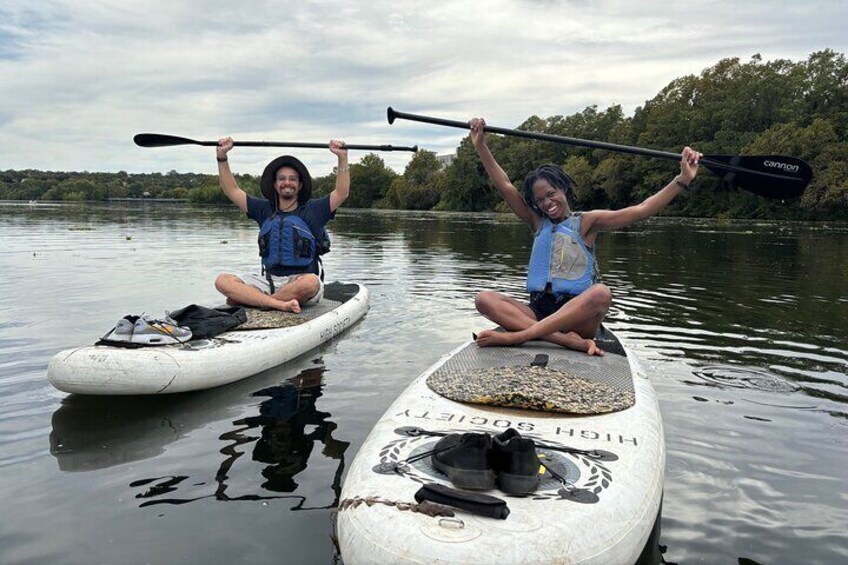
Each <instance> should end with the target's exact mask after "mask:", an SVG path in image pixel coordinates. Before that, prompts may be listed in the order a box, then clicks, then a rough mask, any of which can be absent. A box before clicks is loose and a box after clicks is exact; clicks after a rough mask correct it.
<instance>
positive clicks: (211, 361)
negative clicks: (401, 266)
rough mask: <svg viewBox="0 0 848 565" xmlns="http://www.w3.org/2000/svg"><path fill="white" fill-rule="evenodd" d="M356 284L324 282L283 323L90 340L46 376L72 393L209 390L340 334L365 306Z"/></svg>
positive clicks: (65, 354)
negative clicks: (136, 340) (170, 337)
mask: <svg viewBox="0 0 848 565" xmlns="http://www.w3.org/2000/svg"><path fill="white" fill-rule="evenodd" d="M369 296H370V295H369V292H368V290H367V289H366V288H365V287H364V286H362V285H359V284H341V283H331V284H328V285H326V287H325V291H324V298H323V300H321V302H320V303H318V304H317V305H314V306H309V307H306V308H304V309H303V311H302V312H301V313H300V314H297V315H295V314H289V315H288V316H289V317H291V318H294V319H293V320H291V321H290V322H289V323H293V324H294V325H287V326H286V327H275V328H271V329H251V330H241V329H239V328H236V329H235V330H233V331H228V332H224V333H222V334H220V335H218V336H216V337H214V338H211V339H200V340H191V341H187V342H186V343H182V344H175V345H160V346H154V347H141V348H138V349H127V348H122V347H112V346H108V345H91V346H87V347H80V348H77V349H68V350H65V351H62V352H60V353H57V354H56V355H55V356H54V357H53V358H52V359H51V360H50V365H49V367H48V369H47V376H48V378H49V379H50V382H51V383H52V384H53V386H55V387H56V388H58V389H59V390H61V391H64V392H70V393H76V394H103V395H109V394H169V393H177V392H186V391H191V390H200V389H206V388H212V387H216V386H220V385H223V384H227V383H231V382H234V381H237V380H240V379H243V378H246V377H249V376H251V375H255V374H257V373H260V372H262V371H264V370H266V369H270V368H271V367H275V366H277V365H280V364H282V363H285V362H286V361H289V360H290V359H293V358H295V357H297V356H298V355H301V354H303V353H306V352H307V351H309V350H310V349H314V348H315V347H318V346H319V345H321V344H322V343H324V342H325V341H327V340H329V339H331V338H333V337H334V336H336V335H338V334H340V333H341V332H343V331H344V330H346V329H347V328H349V327H350V326H352V325H353V324H354V323H355V322H356V321H357V320H359V319H360V318H362V316H364V315H365V313H366V312H367V311H368V307H369V303H370V298H369Z"/></svg>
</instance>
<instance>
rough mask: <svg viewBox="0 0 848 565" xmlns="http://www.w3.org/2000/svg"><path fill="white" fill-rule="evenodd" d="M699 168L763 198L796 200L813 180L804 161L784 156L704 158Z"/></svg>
mask: <svg viewBox="0 0 848 565" xmlns="http://www.w3.org/2000/svg"><path fill="white" fill-rule="evenodd" d="M701 165H703V166H704V167H706V168H707V169H709V170H710V171H712V172H713V173H715V174H716V175H718V176H719V177H721V180H722V183H723V184H724V185H725V186H728V187H733V186H736V187H739V188H741V189H743V190H747V191H748V192H752V193H754V194H756V195H758V196H763V197H765V198H775V199H778V200H783V199H786V198H797V197H798V196H801V194H803V193H804V189H806V188H807V185H808V184H810V180H812V178H813V169H812V168H811V167H810V165H809V164H808V163H807V162H806V161H802V160H801V159H796V158H794V157H786V156H784V155H704V157H703V158H702V159H701Z"/></svg>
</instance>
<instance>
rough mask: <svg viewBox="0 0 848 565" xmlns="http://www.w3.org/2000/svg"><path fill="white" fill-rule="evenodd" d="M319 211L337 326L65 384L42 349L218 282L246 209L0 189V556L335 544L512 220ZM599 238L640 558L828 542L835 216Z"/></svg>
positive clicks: (837, 266) (248, 553)
mask: <svg viewBox="0 0 848 565" xmlns="http://www.w3.org/2000/svg"><path fill="white" fill-rule="evenodd" d="M330 231H331V237H332V238H333V250H332V252H331V253H329V254H328V255H327V256H326V257H325V264H326V266H327V271H328V272H329V273H330V279H331V280H352V281H359V282H363V283H364V284H366V285H367V286H368V287H369V288H370V290H371V291H372V306H371V310H370V312H369V314H368V315H367V316H366V317H365V318H364V320H363V321H362V322H361V323H360V324H358V325H357V326H356V327H354V328H353V329H352V330H351V331H350V332H348V333H347V334H345V335H343V336H340V337H339V338H337V339H335V340H333V342H331V343H330V344H328V345H326V346H324V347H322V348H320V349H319V350H317V351H315V352H312V353H311V354H308V355H306V356H304V357H302V358H299V359H297V360H294V361H293V362H291V363H289V364H286V365H284V366H282V367H278V368H276V369H274V370H271V371H267V372H265V373H263V374H261V375H257V376H256V377H253V378H251V379H247V380H244V381H241V382H238V383H233V384H232V385H228V386H226V387H221V388H218V389H212V390H208V391H203V392H199V393H196V394H186V395H179V396H167V397H156V398H85V397H73V396H70V397H69V396H66V395H64V394H62V393H60V392H58V391H56V390H54V389H52V388H51V387H50V386H49V384H48V383H47V381H46V378H45V372H46V366H47V362H48V360H49V358H50V356H51V355H52V354H53V353H55V352H56V351H58V350H60V349H63V348H66V347H71V346H76V345H80V344H84V343H90V342H91V341H93V340H94V339H96V338H97V337H99V336H100V335H103V333H105V331H106V330H108V329H109V328H110V327H112V326H113V325H114V323H115V320H117V319H118V318H120V317H121V316H122V315H124V314H126V313H130V312H141V311H147V312H152V313H161V312H164V311H165V310H173V309H174V308H177V307H180V306H184V305H187V304H190V303H201V304H212V303H216V302H219V301H220V298H219V297H218V295H217V293H216V291H215V290H214V288H213V286H212V281H213V280H214V277H215V275H216V274H217V273H218V272H221V271H224V270H230V271H242V270H245V269H250V268H253V267H255V266H256V265H257V264H258V263H257V256H256V249H255V245H256V243H255V226H253V225H252V224H251V222H250V221H249V220H247V219H245V218H243V217H242V216H241V215H240V214H238V213H237V212H235V211H233V210H229V209H228V208H222V209H218V208H209V207H191V206H181V205H161V204H152V203H141V204H132V203H129V204H121V205H117V206H116V205H109V206H105V205H95V206H84V207H80V206H76V205H71V206H67V205H58V206H51V207H49V208H48V207H47V206H41V205H37V206H31V207H30V206H26V205H24V206H8V205H3V204H0V241H2V242H3V245H2V246H0V272H3V273H4V274H6V273H14V276H8V275H7V276H3V277H0V489H2V491H3V493H4V496H3V501H4V508H7V507H8V508H13V509H14V511H15V520H2V521H0V562H65V563H90V562H128V561H129V562H138V563H143V562H201V561H202V562H209V563H229V562H234V561H246V560H250V561H253V562H272V561H273V562H277V561H279V560H280V555H285V557H286V561H288V562H303V563H326V562H329V561H331V560H332V559H333V550H332V543H331V542H330V535H331V531H332V530H331V522H330V514H331V510H330V509H331V508H332V507H333V506H334V505H335V504H336V503H337V501H338V492H339V485H340V484H341V480H342V479H343V473H344V469H345V465H344V463H345V457H348V458H349V457H352V456H353V455H354V454H355V453H356V450H357V449H358V447H359V445H361V443H362V442H363V441H364V438H365V436H366V435H367V433H368V432H369V430H370V429H371V427H372V426H373V424H374V422H376V420H377V419H378V418H379V416H380V415H381V414H382V413H383V411H384V410H385V409H386V408H387V407H388V405H389V404H390V403H391V401H393V400H394V399H395V398H396V396H397V395H398V394H399V393H400V392H401V391H402V390H403V389H404V388H405V387H406V385H407V384H408V383H409V382H410V381H411V380H412V379H413V378H415V377H416V376H417V375H418V374H420V373H421V372H422V371H423V370H424V369H426V368H427V367H428V366H429V365H431V364H432V363H434V362H435V361H436V360H438V359H439V358H440V357H441V356H442V355H443V354H444V353H445V352H447V351H449V350H451V349H453V348H455V347H456V346H457V345H458V344H459V343H461V342H462V341H465V340H467V339H469V337H470V334H471V332H472V331H477V330H480V329H482V328H485V327H489V325H490V324H489V323H488V322H487V321H486V320H484V319H483V318H481V317H480V316H479V315H477V314H476V313H475V311H474V306H473V298H474V295H475V294H476V293H477V292H479V291H480V290H484V289H489V290H501V291H505V292H511V293H514V294H515V295H516V296H522V295H523V283H524V274H525V272H526V271H525V269H526V264H527V261H528V259H529V245H530V242H531V237H532V236H531V234H530V233H529V232H528V231H527V230H526V228H525V227H524V226H523V225H522V224H520V223H519V222H517V221H514V220H513V219H512V218H510V217H508V216H502V215H495V214H452V213H423V214H422V213H398V212H388V211H387V212H383V211H351V210H342V211H340V213H339V215H338V217H337V218H336V220H334V221H333V222H332V223H331V224H330ZM597 255H598V259H599V264H600V267H601V270H602V273H603V275H604V280H605V282H606V283H607V284H608V285H609V286H610V287H611V288H612V290H613V295H614V303H613V308H612V310H611V312H610V316H609V319H608V324H609V325H610V327H611V328H612V329H613V330H614V331H616V333H617V334H618V335H619V336H620V337H621V338H622V339H623V341H625V343H626V344H627V346H628V347H630V348H631V349H632V350H633V351H635V352H636V353H637V354H638V355H639V357H640V358H641V359H642V361H643V365H644V367H645V369H646V371H647V372H648V374H649V375H650V377H651V379H652V382H653V384H654V386H655V388H656V389H657V392H658V395H659V398H660V402H661V406H662V411H663V420H664V423H665V430H666V443H667V452H668V457H667V469H666V484H665V497H664V502H663V517H662V523H661V526H662V534H661V538H660V544H661V545H662V547H667V551H666V552H665V554H664V556H663V557H662V558H661V559H664V560H666V561H667V562H669V563H672V562H673V563H681V564H684V563H691V562H710V563H733V562H738V563H742V562H747V563H754V562H757V563H834V562H842V561H848V549H846V548H848V543H846V534H845V532H844V525H845V524H846V523H848V501H846V499H845V494H844V493H845V492H848V477H846V475H845V473H844V468H845V462H846V461H848V441H846V438H848V434H846V432H848V390H846V389H848V347H846V343H848V322H846V320H848V290H846V289H848V286H846V285H845V281H846V280H848V226H846V225H844V224H827V225H807V224H790V223H786V222H781V223H760V222H724V223H723V222H714V221H691V220H687V221H685V222H682V221H677V220H656V221H651V222H647V223H645V224H642V225H639V226H635V227H633V228H629V229H627V230H623V231H620V232H616V233H611V234H604V235H603V236H602V237H601V238H600V239H599V242H598V246H597ZM57 272H58V273H60V274H61V277H60V278H59V279H58V281H59V282H58V283H57ZM219 501H239V502H240V504H218V502H219ZM291 509H311V511H309V512H289V511H288V510H291ZM45 531H49V532H51V534H50V535H49V536H48V535H45V534H44V532H45ZM81 540H84V542H83V543H81ZM659 547H660V545H655V546H653V547H652V552H653V555H654V557H653V558H652V560H651V561H649V562H657V561H658V557H657V555H658V554H657V551H656V550H657V549H658V548H659ZM128 555H131V556H132V557H129V558H128V557H127V556H128Z"/></svg>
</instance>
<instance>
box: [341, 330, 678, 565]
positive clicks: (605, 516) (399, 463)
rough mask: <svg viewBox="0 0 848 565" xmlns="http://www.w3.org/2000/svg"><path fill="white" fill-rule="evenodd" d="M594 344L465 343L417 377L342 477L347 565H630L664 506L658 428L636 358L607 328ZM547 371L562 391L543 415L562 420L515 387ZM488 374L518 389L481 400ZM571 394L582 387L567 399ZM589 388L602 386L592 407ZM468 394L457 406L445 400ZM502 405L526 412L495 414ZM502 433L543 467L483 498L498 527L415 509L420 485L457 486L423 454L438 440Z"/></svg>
mask: <svg viewBox="0 0 848 565" xmlns="http://www.w3.org/2000/svg"><path fill="white" fill-rule="evenodd" d="M599 337H600V340H599V345H600V346H601V347H602V348H603V349H605V350H606V351H607V354H606V355H605V356H604V357H590V356H588V355H586V354H584V353H580V352H575V351H569V350H565V349H564V348H561V347H556V346H553V345H550V344H547V343H542V342H531V343H527V344H524V345H523V346H521V347H509V348H495V347H492V348H478V347H477V346H476V345H475V344H474V342H469V343H466V344H464V345H462V346H461V347H459V348H458V349H456V350H455V351H453V352H451V353H449V354H448V355H447V356H445V357H444V358H443V359H442V360H441V361H439V362H438V363H436V364H435V365H434V366H433V367H431V368H430V369H428V370H427V371H426V372H425V373H424V374H422V375H421V376H420V377H419V378H417V379H416V380H415V381H414V382H413V383H412V384H411V385H410V386H409V387H408V388H407V389H406V391H404V392H403V393H402V394H401V395H400V396H399V397H398V398H397V400H396V401H395V402H394V403H393V404H392V405H391V407H390V408H389V409H388V410H387V411H386V413H385V414H384V415H383V416H382V417H381V418H380V420H379V421H378V422H377V424H376V425H375V426H374V429H373V430H372V431H371V433H370V434H369V435H368V437H367V439H366V440H365V443H364V444H363V446H362V448H361V449H360V451H359V453H358V454H357V456H356V458H355V460H354V462H353V464H352V466H351V468H350V471H349V473H348V475H347V477H346V479H345V483H344V486H343V489H342V494H341V501H340V504H339V510H338V518H337V530H338V532H337V533H338V539H339V547H340V550H341V554H342V558H343V559H344V562H345V563H346V564H347V565H357V564H361V563H381V564H382V563H400V562H403V563H466V564H467V563H584V564H588V563H592V564H603V565H608V564H619V563H620V564H627V563H630V564H632V563H634V562H636V561H637V560H638V559H639V556H640V554H641V553H642V551H643V548H645V546H646V542H647V541H648V539H649V537H650V535H651V533H652V530H653V528H654V524H655V521H656V520H657V518H658V513H659V509H660V502H661V498H662V488H663V479H664V467H665V442H664V435H663V427H662V420H661V417H660V411H659V405H658V402H657V398H656V395H655V393H654V390H653V387H652V386H651V383H650V382H649V381H648V378H647V375H646V374H645V373H644V371H643V370H642V369H641V367H640V366H639V364H638V361H637V360H636V358H635V357H633V356H632V354H630V353H628V352H627V351H626V350H625V349H624V348H623V347H622V346H621V344H620V342H619V341H618V339H617V338H616V337H615V336H614V335H613V334H612V333H611V332H609V331H608V330H604V331H603V333H602V334H601V335H600V336H599ZM540 359H541V361H540ZM533 365H535V366H533ZM544 371H547V375H546V378H548V377H549V378H552V379H560V381H559V382H560V384H555V383H554V384H546V385H545V386H546V387H549V388H557V387H559V388H561V389H563V390H558V391H557V394H552V395H551V396H552V397H554V398H558V399H559V400H558V401H557V402H559V404H556V403H554V404H552V405H550V406H548V407H549V408H552V409H556V410H572V412H571V413H568V412H562V411H560V412H550V411H541V410H538V409H528V407H530V408H532V407H536V408H540V407H541V408H544V407H545V406H547V405H546V404H545V403H544V402H542V403H541V405H540V402H539V400H540V399H539V398H538V397H534V394H535V393H534V390H533V389H534V388H538V387H535V385H534V383H535V382H536V381H533V383H531V384H529V385H528V384H527V382H526V381H525V382H524V383H523V384H522V381H521V379H522V378H525V379H526V378H528V377H527V375H530V377H529V378H531V380H532V379H535V378H536V377H537V376H538V375H537V373H538V374H542V373H544ZM486 374H491V375H494V376H495V377H496V378H495V379H494V380H495V381H497V384H498V386H500V384H502V383H501V381H503V380H508V381H511V382H513V384H515V383H518V388H517V389H516V390H513V391H512V392H509V391H503V390H501V391H500V392H497V393H492V394H488V395H486V394H479V385H480V382H479V381H480V380H481V375H484V376H485V375H486ZM483 380H485V378H484V379H483ZM469 382H470V383H471V384H468V383H469ZM551 383H553V381H551ZM587 383H588V384H587ZM466 385H468V386H466ZM434 388H435V389H436V390H439V391H440V392H441V394H440V393H437V392H435V391H434V390H433V389H434ZM507 388H508V387H507ZM569 388H576V389H579V390H578V391H577V393H576V394H571V395H570V396H569V394H568V393H569V390H567V389H569ZM596 389H597V390H603V391H606V392H605V393H604V394H603V395H602V398H601V400H602V401H601V402H599V397H598V395H597V394H595V393H594V392H593V391H596ZM469 390H470V391H471V392H469ZM475 391H476V392H475ZM572 392H573V391H572ZM563 393H565V394H563ZM469 394H470V395H471V396H470V397H469V398H466V401H465V402H458V401H455V400H449V399H448V398H446V397H445V395H448V396H452V397H462V396H463V395H466V396H468V395H469ZM475 395H476V396H475ZM475 398H476V400H475ZM606 398H613V399H615V401H614V402H612V403H609V402H606V401H605V400H604V399H606ZM471 401H473V402H474V403H471ZM509 403H513V405H520V406H524V407H525V408H521V409H518V408H507V407H503V406H493V405H491V404H509ZM581 407H582V408H581ZM587 411H588V412H594V413H586V412H587ZM575 412H582V413H575ZM509 428H512V429H515V430H517V431H518V432H519V433H520V434H521V436H523V437H526V438H531V439H533V440H534V442H535V445H536V452H537V454H538V456H539V459H540V461H541V462H542V466H540V469H539V475H540V477H539V479H540V482H539V487H538V489H537V490H536V491H535V492H533V493H532V494H530V495H527V496H511V495H507V494H505V493H503V492H501V491H499V490H498V489H497V488H495V489H493V490H488V491H484V492H483V494H487V495H491V496H494V497H497V498H499V499H501V500H503V501H505V502H506V504H507V507H508V509H509V513H508V516H507V517H506V519H495V518H488V517H483V516H480V515H475V514H472V513H470V512H467V511H464V510H461V509H459V508H453V507H448V508H450V510H452V511H453V512H452V513H453V516H450V515H445V514H444V513H442V512H433V509H432V508H430V507H427V508H425V507H424V506H423V505H422V504H417V503H416V498H415V494H416V492H417V491H418V490H419V489H420V488H421V487H422V486H423V485H426V484H431V483H436V484H441V485H445V486H448V487H451V488H456V487H454V486H453V485H451V483H450V482H449V481H448V478H447V476H446V475H444V474H443V473H441V472H440V471H437V470H436V469H435V468H434V467H433V465H432V463H431V457H430V456H429V453H430V452H431V451H432V450H433V448H434V446H435V444H436V443H437V442H438V441H439V440H440V439H441V438H442V437H444V435H445V434H447V433H464V432H486V433H489V434H491V435H493V436H494V435H497V434H500V433H502V432H503V431H504V430H506V429H509ZM442 509H444V507H443V508H442Z"/></svg>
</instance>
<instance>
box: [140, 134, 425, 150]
mask: <svg viewBox="0 0 848 565" xmlns="http://www.w3.org/2000/svg"><path fill="white" fill-rule="evenodd" d="M133 141H134V142H135V144H136V145H139V146H141V147H171V146H173V145H203V146H207V147H215V146H217V145H218V142H217V141H196V140H194V139H188V138H187V137H178V136H176V135H164V134H161V133H139V134H136V135H135V136H134V137H133ZM233 145H239V146H241V147H301V148H307V149H327V147H329V145H328V144H327V143H309V142H305V141H234V142H233ZM345 148H347V149H355V150H359V149H361V150H366V151H412V152H413V153H414V152H416V151H418V146H417V145H414V146H412V147H401V146H395V145H357V144H350V143H346V144H345Z"/></svg>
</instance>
